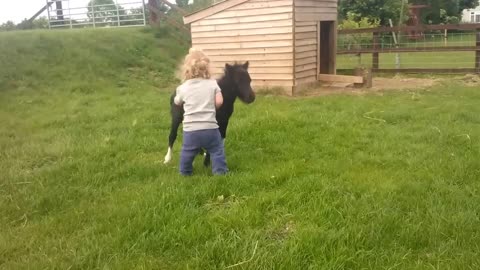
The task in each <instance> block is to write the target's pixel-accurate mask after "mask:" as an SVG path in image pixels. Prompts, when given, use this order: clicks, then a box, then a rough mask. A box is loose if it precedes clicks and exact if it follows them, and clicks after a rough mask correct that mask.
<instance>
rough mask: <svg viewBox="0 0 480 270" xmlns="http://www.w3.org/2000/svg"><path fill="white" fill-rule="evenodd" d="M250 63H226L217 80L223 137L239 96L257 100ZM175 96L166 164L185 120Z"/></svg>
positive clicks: (172, 104) (171, 108)
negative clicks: (221, 96) (222, 72)
mask: <svg viewBox="0 0 480 270" xmlns="http://www.w3.org/2000/svg"><path fill="white" fill-rule="evenodd" d="M248 65H249V63H248V62H246V63H245V64H243V65H242V64H234V65H229V64H226V65H225V74H224V75H223V76H222V78H221V79H219V80H218V81H217V82H218V86H220V89H221V90H222V95H223V105H222V107H220V109H218V110H217V122H218V126H219V129H220V134H221V136H222V138H223V139H225V137H226V135H227V127H228V121H229V120H230V117H231V116H232V114H233V109H234V105H235V101H236V100H237V97H238V98H239V99H240V100H241V101H243V102H244V103H246V104H250V103H252V102H254V101H255V93H254V92H253V90H252V87H251V85H250V83H251V81H252V80H251V79H250V74H248ZM174 98H175V93H173V95H172V97H171V98H170V110H171V114H172V126H171V129H170V136H169V140H168V153H167V155H166V156H165V162H164V163H165V164H166V163H168V162H170V161H171V160H172V149H173V144H174V143H175V140H176V139H177V132H178V127H179V126H180V124H181V123H182V121H183V114H184V111H183V107H182V106H177V105H175V103H174V102H173V100H174ZM204 164H205V166H208V165H209V164H210V155H209V154H208V153H206V155H205V160H204Z"/></svg>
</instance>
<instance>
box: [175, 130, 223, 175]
mask: <svg viewBox="0 0 480 270" xmlns="http://www.w3.org/2000/svg"><path fill="white" fill-rule="evenodd" d="M202 148H203V149H205V150H207V152H208V153H210V157H211V159H212V172H213V174H216V175H222V174H226V173H227V172H228V169H227V163H226V161H225V150H224V146H223V140H222V137H221V136H220V131H219V130H218V129H205V130H196V131H184V132H183V145H182V153H181V156H180V173H181V174H182V175H192V173H193V160H194V159H195V156H196V155H198V153H199V152H200V150H201V149H202Z"/></svg>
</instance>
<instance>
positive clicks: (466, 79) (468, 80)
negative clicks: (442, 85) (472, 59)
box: [455, 74, 480, 86]
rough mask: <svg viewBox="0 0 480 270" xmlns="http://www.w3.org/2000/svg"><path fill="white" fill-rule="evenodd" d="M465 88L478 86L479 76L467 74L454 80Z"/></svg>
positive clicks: (479, 83) (479, 82)
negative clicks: (465, 86)
mask: <svg viewBox="0 0 480 270" xmlns="http://www.w3.org/2000/svg"><path fill="white" fill-rule="evenodd" d="M455 79H456V80H459V81H461V82H462V83H463V84H465V85H467V86H480V75H476V74H467V75H465V76H462V77H457V78H455Z"/></svg>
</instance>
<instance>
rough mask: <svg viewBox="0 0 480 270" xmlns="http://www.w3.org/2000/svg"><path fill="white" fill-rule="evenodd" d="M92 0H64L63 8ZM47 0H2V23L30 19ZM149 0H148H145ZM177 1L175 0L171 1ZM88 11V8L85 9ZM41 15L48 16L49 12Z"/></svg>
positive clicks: (0, 14) (0, 2)
mask: <svg viewBox="0 0 480 270" xmlns="http://www.w3.org/2000/svg"><path fill="white" fill-rule="evenodd" d="M89 1H90V0H68V1H66V0H64V1H63V8H64V9H65V8H66V6H67V5H68V3H70V7H71V8H73V7H86V6H87V4H88V2H89ZM117 1H118V3H119V4H120V5H122V3H131V2H137V1H138V2H141V1H142V0H117ZM46 2H47V0H0V24H2V23H4V22H6V21H9V20H10V21H13V22H15V23H19V22H21V21H22V20H23V19H25V18H27V19H29V18H30V17H32V16H33V15H34V14H35V13H36V12H37V11H39V10H40V9H41V8H42V7H44V6H45V4H46ZM145 2H147V0H145ZM170 2H175V1H170ZM85 12H86V10H85ZM72 13H73V12H72ZM41 16H47V12H46V11H45V12H44V14H42V15H41Z"/></svg>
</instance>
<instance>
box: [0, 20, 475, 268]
mask: <svg viewBox="0 0 480 270" xmlns="http://www.w3.org/2000/svg"><path fill="white" fill-rule="evenodd" d="M96 34H99V35H97V36H95V37H94V35H96ZM155 36H157V37H156V38H155ZM184 51H185V48H184V47H183V46H178V44H176V43H175V42H173V41H170V40H169V39H168V38H162V35H161V33H160V34H159V33H157V34H155V33H153V32H151V31H145V30H138V29H128V30H125V29H124V30H113V29H110V30H95V31H92V30H90V31H80V30H79V31H65V32H57V31H55V32H21V33H8V34H0V64H1V65H0V66H1V69H0V123H1V124H0V149H1V151H0V171H1V174H0V269H225V268H228V267H230V268H228V269H442V270H443V269H479V268H480V256H478V254H479V253H480V212H479V205H480V193H479V192H480V182H479V180H480V179H479V178H480V144H479V141H480V118H479V115H480V106H479V104H480V91H479V90H478V89H476V88H475V87H466V86H462V84H460V83H456V82H454V81H452V82H449V83H445V84H441V85H439V86H437V87H435V88H433V89H429V90H428V91H426V90H422V91H420V90H417V91H413V90H412V91H402V92H385V93H381V94H378V93H377V94H370V95H363V96H348V95H336V96H327V97H319V98H295V99H291V98H286V97H273V96H260V97H259V98H258V100H257V101H256V102H255V104H253V105H250V106H246V105H243V104H239V105H238V106H237V111H236V113H235V115H234V118H233V120H232V125H231V129H230V130H229V134H228V138H227V141H226V152H227V159H228V162H229V166H230V168H231V170H232V173H231V174H230V175H228V176H226V177H212V176H210V172H209V170H207V169H204V168H202V166H201V162H200V160H198V162H197V164H196V175H195V176H194V177H192V178H183V177H180V176H179V174H178V172H177V169H178V168H177V162H178V152H179V147H178V145H177V147H176V155H175V156H176V158H175V160H174V162H173V163H172V164H171V165H168V166H165V165H163V164H162V160H163V156H164V154H165V151H166V143H167V134H168V127H169V116H168V96H169V93H170V92H171V90H172V89H173V87H174V85H175V83H176V81H175V80H174V79H173V70H174V68H175V66H176V59H178V58H179V57H180V55H181V54H182V53H183V52H184Z"/></svg>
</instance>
